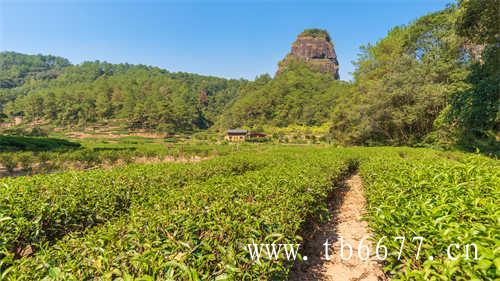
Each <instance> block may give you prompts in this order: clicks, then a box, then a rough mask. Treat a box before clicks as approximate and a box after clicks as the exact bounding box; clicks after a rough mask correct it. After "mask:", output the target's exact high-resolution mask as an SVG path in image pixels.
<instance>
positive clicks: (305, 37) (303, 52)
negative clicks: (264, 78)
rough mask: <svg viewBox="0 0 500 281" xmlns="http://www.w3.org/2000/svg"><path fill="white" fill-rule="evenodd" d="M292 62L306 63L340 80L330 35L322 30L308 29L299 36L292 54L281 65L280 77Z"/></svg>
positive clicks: (293, 45)
mask: <svg viewBox="0 0 500 281" xmlns="http://www.w3.org/2000/svg"><path fill="white" fill-rule="evenodd" d="M292 60H300V61H304V62H306V63H307V64H309V65H311V66H312V67H313V68H314V69H317V70H319V71H320V72H322V73H331V74H332V75H333V77H334V78H335V79H339V63H338V61H337V55H336V54H335V49H334V48H333V43H332V41H331V39H330V35H329V34H328V32H327V31H326V30H322V29H306V30H304V31H303V32H302V33H300V34H299V35H298V36H297V40H295V42H294V43H293V44H292V50H291V52H290V53H289V54H288V55H287V56H286V57H285V58H284V59H283V60H282V61H281V62H280V63H279V68H278V72H277V73H276V74H277V75H279V74H280V73H281V72H282V71H283V70H284V69H285V68H286V67H287V65H288V64H289V63H290V61H292Z"/></svg>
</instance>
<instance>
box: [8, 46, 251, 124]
mask: <svg viewBox="0 0 500 281" xmlns="http://www.w3.org/2000/svg"><path fill="white" fill-rule="evenodd" d="M1 57H2V58H8V59H4V60H3V61H4V63H3V65H5V66H8V67H9V69H11V70H12V69H14V70H15V69H22V70H23V71H17V72H15V71H11V72H9V73H12V74H16V73H18V74H22V75H11V76H12V77H23V79H21V80H18V81H19V82H16V83H14V84H13V85H11V86H9V87H5V88H1V89H0V109H2V111H3V113H4V114H6V115H7V116H8V117H10V118H13V117H15V116H22V117H24V118H23V119H24V123H29V122H32V121H36V122H37V123H46V124H51V125H55V126H67V127H80V128H83V127H85V126H89V125H92V124H93V123H104V124H105V123H107V121H108V120H112V119H119V120H121V121H120V126H121V127H123V128H128V129H147V130H154V131H161V132H169V133H170V132H171V133H174V132H181V131H182V132H193V131H197V130H201V129H206V128H208V127H210V126H211V125H212V124H213V122H214V121H215V119H216V117H217V116H219V115H220V114H221V113H222V111H223V110H224V108H225V107H226V105H227V104H228V103H229V102H231V101H232V100H233V99H234V98H235V97H236V96H237V94H238V93H239V92H240V89H239V88H240V87H244V85H246V84H247V83H248V81H246V80H236V79H224V78H218V77H211V76H202V75H197V74H190V73H171V72H168V71H166V70H164V69H160V68H157V67H151V66H145V65H131V64H110V63H106V62H100V61H94V62H84V63H82V64H80V65H71V64H70V63H69V61H68V60H66V59H63V58H59V57H54V56H40V55H37V56H28V55H23V54H18V53H13V52H8V53H2V54H1ZM35 70H38V71H35ZM42 73H43V74H46V73H54V75H52V76H48V75H42Z"/></svg>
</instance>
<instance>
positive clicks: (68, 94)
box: [0, 0, 500, 150]
mask: <svg viewBox="0 0 500 281" xmlns="http://www.w3.org/2000/svg"><path fill="white" fill-rule="evenodd" d="M496 4H497V1H496V0H484V1H477V0H460V1H458V2H457V3H456V4H452V5H449V6H448V7H447V8H445V9H444V10H442V11H438V12H434V13H430V14H427V15H425V16H423V17H420V18H418V19H417V20H415V21H413V22H411V23H409V24H407V25H403V26H397V27H395V28H393V29H392V30H390V31H389V32H388V34H387V36H385V37H384V38H382V39H381V40H379V41H378V42H376V43H375V44H373V45H370V44H369V45H367V46H363V47H361V52H360V55H359V57H358V59H357V60H356V62H355V65H356V69H355V71H354V73H353V77H354V79H353V81H352V82H343V81H336V80H334V79H332V78H331V77H329V75H326V74H321V73H319V72H317V71H314V70H313V69H311V68H310V67H309V66H308V65H307V64H304V63H300V62H294V63H293V64H291V65H290V66H289V67H287V69H286V70H285V71H284V72H283V73H280V75H278V76H276V77H274V78H272V77H271V76H269V75H267V74H265V75H261V76H259V77H257V78H256V79H255V80H254V81H246V80H242V79H241V80H234V79H223V78H216V77H210V76H201V75H196V74H188V73H171V72H168V71H166V70H163V69H160V68H156V67H150V66H144V65H129V64H109V63H105V62H99V61H96V62H85V63H82V64H80V65H71V64H70V63H69V62H68V61H67V60H65V59H63V58H58V57H54V56H41V55H37V56H27V55H22V54H17V53H12V52H4V53H1V54H0V68H1V69H2V75H0V108H1V110H2V112H3V114H4V117H7V118H12V117H13V116H23V117H24V118H25V120H26V121H33V120H39V119H43V120H46V121H48V122H51V123H53V124H56V125H61V126H82V127H85V126H87V125H89V124H92V123H95V122H99V121H102V120H109V119H122V120H124V121H123V123H124V124H125V125H126V126H127V127H128V128H131V129H148V130H156V131H162V132H172V133H175V132H193V131H199V130H205V129H216V130H223V129H227V128H234V127H243V126H244V127H250V128H260V127H262V126H267V127H269V126H274V127H287V126H294V125H300V126H321V125H325V124H328V126H329V127H330V131H329V133H328V138H329V140H330V141H331V142H333V143H338V144H344V145H421V144H439V145H456V144H459V145H464V146H468V147H487V146H489V147H493V148H495V147H496V149H497V150H498V141H497V140H496V139H497V138H498V135H499V131H500V130H499V129H500V125H499V124H500V115H499V113H498V112H499V111H498V109H499V107H500V105H499V100H500V98H499V89H498V86H499V85H500V81H499V77H500V73H499V71H500V67H499V65H498V64H499V61H500V59H499V52H498V47H499V30H498V29H499V25H498V19H497V18H498V15H499V8H498V5H496ZM305 32H308V31H307V30H306V31H305Z"/></svg>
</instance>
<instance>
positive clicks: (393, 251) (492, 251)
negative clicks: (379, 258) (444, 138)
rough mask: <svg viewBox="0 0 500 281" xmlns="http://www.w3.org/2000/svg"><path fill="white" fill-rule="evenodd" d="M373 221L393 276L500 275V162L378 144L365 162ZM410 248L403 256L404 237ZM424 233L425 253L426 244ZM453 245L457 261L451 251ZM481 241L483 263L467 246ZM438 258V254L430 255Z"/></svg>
mask: <svg viewBox="0 0 500 281" xmlns="http://www.w3.org/2000/svg"><path fill="white" fill-rule="evenodd" d="M361 175H362V178H363V182H364V185H365V190H366V192H365V194H366V196H367V200H368V203H369V204H368V220H369V222H370V227H371V228H372V229H373V231H374V233H375V237H374V238H375V241H378V240H379V239H381V238H382V237H383V236H386V237H387V238H386V239H385V240H383V243H382V244H384V245H385V246H387V247H388V248H389V252H390V255H389V257H388V259H387V260H386V261H385V270H386V271H387V272H388V274H389V275H390V276H391V278H392V280H498V268H499V266H500V251H499V250H500V221H499V219H500V208H499V199H500V165H499V162H498V160H493V159H489V158H486V157H482V156H475V155H464V154H456V155H453V154H452V153H448V154H446V153H438V152H436V151H432V150H424V149H418V150H415V149H396V148H385V149H380V148H378V149H377V152H374V153H372V154H371V156H370V157H368V159H364V160H363V161H361ZM397 236H404V237H406V244H405V245H406V246H405V248H403V250H402V256H401V258H400V260H398V252H399V249H400V246H401V240H398V241H395V240H394V238H395V237H397ZM415 236H421V237H423V238H424V242H423V244H422V249H421V250H420V254H419V258H418V259H417V258H416V254H417V247H416V245H417V244H418V243H417V242H418V241H415V242H412V241H411V239H412V237H415ZM454 243H458V244H459V245H460V246H459V249H456V248H455V246H453V248H452V249H453V253H452V257H458V259H457V260H452V259H450V258H449V257H448V255H447V249H448V247H449V246H450V245H452V244H454ZM468 244H476V245H477V247H478V254H479V257H478V260H474V259H473V257H474V254H473V251H472V250H471V251H470V252H469V258H470V259H469V260H467V259H466V251H465V250H466V248H465V245H468ZM431 256H432V258H430V257H431Z"/></svg>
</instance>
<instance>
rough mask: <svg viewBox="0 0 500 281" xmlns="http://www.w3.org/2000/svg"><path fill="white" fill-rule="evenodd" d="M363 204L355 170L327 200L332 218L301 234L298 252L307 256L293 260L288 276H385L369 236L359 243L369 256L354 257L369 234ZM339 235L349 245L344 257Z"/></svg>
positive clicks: (339, 279) (351, 279) (332, 280)
mask: <svg viewBox="0 0 500 281" xmlns="http://www.w3.org/2000/svg"><path fill="white" fill-rule="evenodd" d="M365 206H366V200H365V198H364V194H363V186H362V184H361V178H360V177H359V175H357V174H355V175H353V176H352V177H351V178H350V179H348V180H347V181H346V182H345V183H344V186H342V187H340V188H338V189H337V190H336V192H335V196H334V197H333V198H332V200H331V202H330V203H329V207H330V211H331V212H332V215H333V218H332V220H330V221H329V222H327V223H325V224H323V225H318V226H316V229H315V230H314V231H313V232H312V234H311V237H305V239H304V248H303V251H302V253H303V255H305V256H307V257H308V260H307V261H302V262H297V263H296V264H295V266H294V268H293V270H292V272H291V273H290V275H289V280H292V281H299V280H304V281H305V280H322V281H327V280H328V281H344V280H345V281H358V280H364V281H379V280H388V279H387V277H386V276H385V275H384V273H383V271H382V267H381V265H380V264H379V263H378V261H377V260H376V258H375V257H373V253H374V248H375V245H373V243H372V242H371V241H370V240H369V239H365V241H363V245H367V246H368V247H370V255H371V257H370V259H368V260H366V261H363V260H361V259H360V258H359V257H358V245H359V242H360V241H361V239H363V238H364V237H370V232H369V228H368V223H367V222H366V221H363V220H362V216H363V213H364V210H365ZM339 237H343V240H344V243H349V244H350V245H352V248H353V255H352V257H351V258H350V259H348V260H342V259H341V257H340V240H339ZM327 239H328V241H329V243H330V244H331V246H330V250H329V255H330V260H326V259H325V246H324V243H325V241H326V240H327ZM345 251H347V248H346V249H345ZM363 253H364V252H363ZM345 256H347V254H345Z"/></svg>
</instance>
